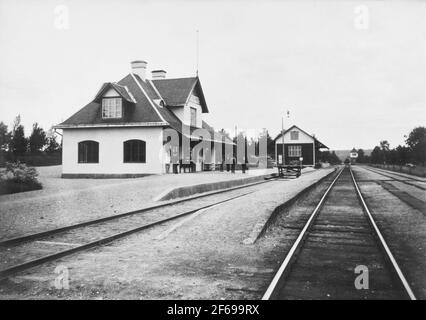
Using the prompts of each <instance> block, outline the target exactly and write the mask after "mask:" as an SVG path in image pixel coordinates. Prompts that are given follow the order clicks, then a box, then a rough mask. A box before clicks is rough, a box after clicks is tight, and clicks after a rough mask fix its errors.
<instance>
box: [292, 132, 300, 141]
mask: <svg viewBox="0 0 426 320" xmlns="http://www.w3.org/2000/svg"><path fill="white" fill-rule="evenodd" d="M290 140H299V131H291V132H290Z"/></svg>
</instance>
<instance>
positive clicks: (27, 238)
mask: <svg viewBox="0 0 426 320" xmlns="http://www.w3.org/2000/svg"><path fill="white" fill-rule="evenodd" d="M276 180H277V178H275V177H273V178H269V179H268V180H264V181H259V182H254V183H250V184H245V185H241V186H236V187H232V188H227V189H222V190H218V191H213V192H209V193H205V194H200V195H196V196H192V197H190V198H184V199H179V200H173V201H169V202H165V203H161V204H157V205H153V206H150V207H145V208H142V209H138V210H134V211H129V212H124V213H120V214H116V215H112V216H108V217H104V218H99V219H94V220H89V221H84V222H80V223H76V224H72V225H69V226H65V227H60V228H55V229H51V230H46V231H42V232H37V233H33V234H29V235H24V236H19V237H15V238H10V239H5V240H1V241H0V247H6V246H10V245H14V244H19V243H23V242H28V241H31V240H35V239H39V238H44V237H47V236H51V235H54V234H57V233H61V232H65V231H69V230H73V229H77V228H82V227H87V226H90V225H93V224H98V223H103V222H106V221H110V220H115V219H120V218H123V217H127V216H131V215H136V214H140V213H144V212H148V211H152V210H155V209H160V208H164V207H168V206H172V205H175V204H179V203H183V202H188V201H192V200H196V199H200V198H205V197H208V196H213V195H216V194H220V193H225V192H231V191H234V190H239V189H244V188H249V187H252V186H256V185H259V184H263V183H267V182H271V181H276Z"/></svg>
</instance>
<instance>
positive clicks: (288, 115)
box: [281, 110, 290, 166]
mask: <svg viewBox="0 0 426 320" xmlns="http://www.w3.org/2000/svg"><path fill="white" fill-rule="evenodd" d="M289 117H290V111H288V110H287V118H289ZM281 136H282V141H283V158H282V165H283V166H284V165H285V159H284V157H285V151H284V150H285V148H284V116H283V117H281Z"/></svg>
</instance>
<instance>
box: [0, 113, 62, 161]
mask: <svg viewBox="0 0 426 320" xmlns="http://www.w3.org/2000/svg"><path fill="white" fill-rule="evenodd" d="M60 150H61V142H58V140H57V137H56V134H55V133H54V131H53V129H49V130H48V131H47V132H46V131H45V130H44V129H43V128H42V127H41V126H40V125H39V124H38V123H37V122H35V123H34V124H33V126H32V131H31V134H30V135H29V136H28V137H26V136H25V130H24V126H23V124H22V123H21V116H20V115H18V116H17V117H16V118H15V120H14V122H13V125H12V128H11V130H8V126H7V125H6V124H5V123H4V122H3V121H1V122H0V153H1V158H2V159H1V160H2V161H1V162H4V161H5V160H6V161H16V160H20V161H21V160H22V159H24V162H25V158H26V156H34V155H37V154H38V155H40V154H53V153H60Z"/></svg>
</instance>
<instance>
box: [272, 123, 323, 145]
mask: <svg viewBox="0 0 426 320" xmlns="http://www.w3.org/2000/svg"><path fill="white" fill-rule="evenodd" d="M294 128H297V129H299V130H300V131H302V132H303V133H304V134H306V135H307V136H309V137H311V138H312V139H314V140H315V144H316V145H318V148H320V149H321V148H326V149H328V147H327V146H326V145H325V144H323V143H322V142H320V141H319V140H318V139H317V138H315V137H314V136H312V135H310V134H309V133H307V132H306V131H304V130H302V129H300V128H299V127H298V126H296V125H292V126H291V127H290V128H288V129H287V130H285V131H284V135H285V134H286V133H287V132H289V131H290V130H292V129H294ZM281 136H282V135H281V132H280V133H279V134H278V135H277V136H276V137H275V139H274V141H277V139H279V138H281Z"/></svg>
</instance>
